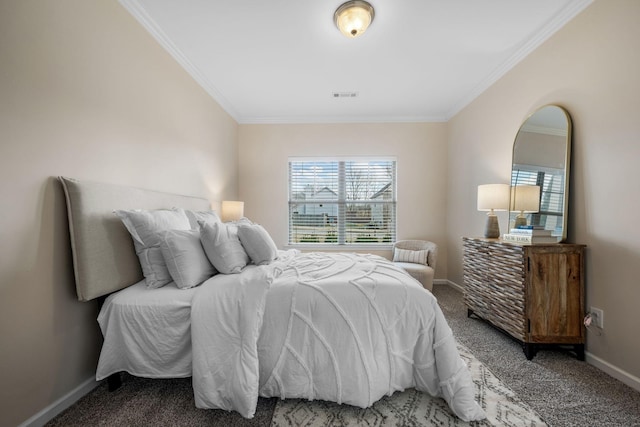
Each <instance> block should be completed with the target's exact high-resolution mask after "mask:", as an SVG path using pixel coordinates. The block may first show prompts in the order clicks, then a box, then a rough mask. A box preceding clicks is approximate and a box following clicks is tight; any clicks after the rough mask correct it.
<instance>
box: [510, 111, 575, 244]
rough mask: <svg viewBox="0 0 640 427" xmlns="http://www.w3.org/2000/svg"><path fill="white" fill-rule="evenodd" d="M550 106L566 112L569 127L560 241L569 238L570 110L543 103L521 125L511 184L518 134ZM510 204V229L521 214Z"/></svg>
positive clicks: (513, 153)
mask: <svg viewBox="0 0 640 427" xmlns="http://www.w3.org/2000/svg"><path fill="white" fill-rule="evenodd" d="M549 107H554V108H557V109H559V110H560V111H561V112H562V113H563V114H564V118H565V120H566V124H567V125H566V128H567V135H566V139H565V150H564V155H565V158H564V189H563V191H564V195H563V201H562V233H561V234H559V235H558V236H557V237H558V243H560V242H564V241H565V240H566V239H567V224H568V216H569V184H570V183H569V178H570V172H571V171H570V164H571V141H572V123H571V116H570V115H569V112H568V111H567V110H566V109H565V108H563V107H561V106H559V105H556V104H547V105H543V106H542V107H540V108H538V109H537V110H535V111H534V112H533V113H531V114H530V115H529V116H528V117H527V118H526V119H525V120H524V121H523V122H522V124H521V125H520V128H519V129H518V132H517V133H516V137H515V139H514V141H513V148H512V152H511V184H512V183H513V172H514V165H515V154H516V152H515V149H516V144H517V142H518V136H519V135H520V133H521V132H522V131H523V128H524V127H525V125H526V124H527V122H528V121H529V120H530V119H531V118H532V117H534V116H535V115H536V114H537V113H539V112H540V111H541V110H543V109H545V108H549ZM520 164H522V162H520ZM540 191H541V193H542V189H540ZM509 206H510V208H509V209H510V210H509V216H508V221H509V223H508V226H509V229H511V224H512V223H513V221H514V218H515V216H517V215H518V214H519V212H518V211H512V210H511V203H510V204H509Z"/></svg>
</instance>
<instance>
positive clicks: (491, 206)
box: [478, 184, 510, 211]
mask: <svg viewBox="0 0 640 427" xmlns="http://www.w3.org/2000/svg"><path fill="white" fill-rule="evenodd" d="M509 196H510V194H509V185H508V184H483V185H478V210H479V211H506V210H507V209H509Z"/></svg>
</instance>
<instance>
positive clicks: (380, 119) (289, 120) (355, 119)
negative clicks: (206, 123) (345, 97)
mask: <svg viewBox="0 0 640 427" xmlns="http://www.w3.org/2000/svg"><path fill="white" fill-rule="evenodd" d="M446 121H447V120H446V118H445V116H443V115H436V116H254V117H241V118H240V119H239V120H238V123H239V124H254V125H256V124H305V123H309V124H330V123H436V122H446Z"/></svg>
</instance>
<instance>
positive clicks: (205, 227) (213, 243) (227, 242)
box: [198, 221, 249, 274]
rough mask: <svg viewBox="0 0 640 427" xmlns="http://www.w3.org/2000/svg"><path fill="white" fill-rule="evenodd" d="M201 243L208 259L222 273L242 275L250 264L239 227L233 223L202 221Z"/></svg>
mask: <svg viewBox="0 0 640 427" xmlns="http://www.w3.org/2000/svg"><path fill="white" fill-rule="evenodd" d="M198 224H200V241H201V242H202V247H203V248H204V252H205V254H207V258H209V261H210V262H211V264H213V266H214V267H215V268H216V270H218V271H219V272H220V273H224V274H232V273H240V272H241V271H242V269H243V268H244V267H245V266H246V265H247V264H248V263H249V256H248V255H247V253H246V252H245V251H244V248H243V247H242V243H240V239H239V238H238V226H237V225H236V224H233V223H222V222H217V223H213V224H209V223H207V222H204V221H200V222H199V223H198Z"/></svg>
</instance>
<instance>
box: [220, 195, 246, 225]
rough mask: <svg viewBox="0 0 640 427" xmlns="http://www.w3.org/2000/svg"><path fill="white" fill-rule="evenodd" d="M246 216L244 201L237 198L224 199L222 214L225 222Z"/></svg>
mask: <svg viewBox="0 0 640 427" xmlns="http://www.w3.org/2000/svg"><path fill="white" fill-rule="evenodd" d="M243 216H244V202H239V201H237V200H224V201H223V202H222V215H221V219H222V221H223V222H228V221H237V220H239V219H240V218H242V217H243Z"/></svg>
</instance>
